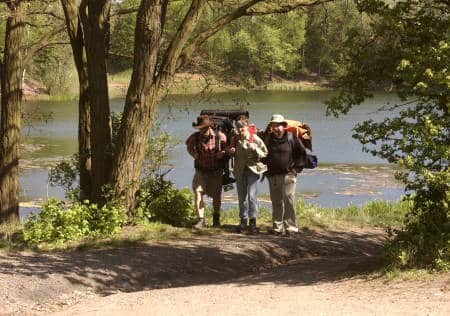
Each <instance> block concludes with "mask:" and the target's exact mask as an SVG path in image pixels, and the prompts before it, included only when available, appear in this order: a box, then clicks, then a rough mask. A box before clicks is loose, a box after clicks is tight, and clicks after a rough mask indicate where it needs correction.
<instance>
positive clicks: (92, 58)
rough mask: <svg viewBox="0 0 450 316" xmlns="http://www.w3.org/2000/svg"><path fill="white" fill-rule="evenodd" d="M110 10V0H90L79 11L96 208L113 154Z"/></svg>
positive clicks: (99, 201)
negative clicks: (109, 78)
mask: <svg viewBox="0 0 450 316" xmlns="http://www.w3.org/2000/svg"><path fill="white" fill-rule="evenodd" d="M82 3H83V2H82ZM110 9H111V1H110V0H90V1H88V3H87V8H86V7H85V8H80V16H81V20H82V25H83V33H84V40H85V42H84V43H85V47H86V57H87V64H88V78H89V97H90V101H91V111H90V112H91V122H92V124H91V148H92V150H91V175H92V178H91V179H92V183H91V201H92V202H96V203H98V204H103V203H104V202H105V201H104V199H103V192H102V189H103V188H104V186H105V185H107V184H109V183H110V180H111V167H112V154H113V153H112V143H111V117H110V108H109V98H108V82H107V74H106V56H107V38H108V36H109V34H108V32H109V15H110Z"/></svg>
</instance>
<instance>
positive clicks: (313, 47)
mask: <svg viewBox="0 0 450 316" xmlns="http://www.w3.org/2000/svg"><path fill="white" fill-rule="evenodd" d="M137 4H138V1H136V0H125V1H121V2H114V4H113V5H114V6H118V7H120V8H121V9H123V10H122V11H123V12H125V11H126V12H128V11H133V10H127V9H130V8H131V9H132V8H135V7H136V6H137ZM188 5H189V1H184V0H181V1H174V2H172V3H171V4H170V5H169V8H168V15H167V18H166V22H165V23H166V26H165V27H166V33H167V37H170V35H171V33H174V32H175V31H176V29H175V28H176V25H178V24H179V20H180V19H181V17H182V16H183V14H182V13H183V12H185V11H186V10H187V8H188ZM227 9H228V8H227V6H225V5H224V6H223V8H221V9H220V12H219V11H217V8H214V9H212V8H208V9H206V10H205V11H204V13H203V15H202V21H201V24H202V25H204V27H203V29H205V28H206V26H207V25H208V24H211V22H212V21H214V20H216V19H217V17H218V16H219V14H220V15H222V14H223V13H224V11H225V12H226V10H227ZM135 20H136V13H135V12H134V13H133V12H132V13H127V14H119V15H116V16H114V17H113V18H112V19H111V25H110V36H109V39H108V40H109V42H110V49H109V52H108V53H109V60H108V72H109V73H111V74H114V73H118V72H121V71H124V70H127V69H129V68H131V67H132V64H133V58H132V56H133V47H134V43H133V40H134V25H135ZM201 30H202V28H200V29H199V32H201ZM29 31H30V32H31V33H33V32H39V30H36V29H35V28H29ZM369 31H370V30H369V26H368V21H367V16H366V15H364V14H361V13H359V12H358V10H357V8H356V5H355V4H354V2H353V1H349V0H341V1H335V2H330V3H325V4H322V5H319V6H312V7H310V8H306V9H305V8H303V9H299V10H295V11H291V12H289V13H288V14H274V15H268V16H251V17H246V18H242V19H238V20H236V21H234V22H233V23H232V24H231V25H229V26H227V27H225V28H224V29H222V30H221V31H219V32H218V33H217V34H216V35H215V36H213V37H212V38H211V39H210V40H209V41H208V42H207V43H206V45H204V46H203V47H202V48H201V50H200V51H198V52H196V57H195V58H193V61H192V62H191V63H190V65H189V66H188V67H187V68H186V69H184V71H191V72H201V73H206V74H209V75H214V76H215V77H216V78H217V79H219V80H221V81H224V82H226V83H230V84H239V85H243V86H246V87H249V88H251V87H253V86H255V85H261V84H263V83H267V82H270V81H272V80H273V79H274V78H278V77H281V78H282V79H287V80H296V79H299V78H304V77H305V76H306V77H309V76H311V75H312V76H313V77H318V78H327V79H329V80H333V78H335V77H336V76H339V75H340V74H342V73H343V72H345V69H346V59H347V55H348V54H349V52H348V51H346V49H345V42H346V40H347V39H348V38H349V37H351V36H353V35H354V34H355V33H361V32H364V33H365V32H369ZM29 36H31V37H33V36H34V35H33V34H30V35H29ZM66 36H67V35H66V34H65V33H64V32H62V34H61V43H62V45H52V46H48V47H46V48H44V49H42V50H41V51H39V52H38V53H37V54H35V55H34V57H33V60H32V62H31V63H30V64H29V66H28V67H27V72H26V77H25V79H34V80H37V81H40V82H42V83H43V84H44V85H45V86H46V87H47V89H48V93H50V94H61V93H62V94H66V93H67V92H68V91H73V92H74V93H76V92H77V90H76V87H73V86H72V85H73V83H74V82H76V79H75V78H76V74H75V73H76V72H75V69H74V66H73V60H72V58H71V57H69V56H71V49H70V46H69V45H64V43H65V42H66V43H68V40H67V39H66V38H65V37H66ZM164 44H166V43H163V45H164Z"/></svg>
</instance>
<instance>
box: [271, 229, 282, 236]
mask: <svg viewBox="0 0 450 316" xmlns="http://www.w3.org/2000/svg"><path fill="white" fill-rule="evenodd" d="M267 232H268V233H269V234H270V235H275V236H282V235H283V232H282V231H279V230H276V229H274V228H269V230H268V231H267Z"/></svg>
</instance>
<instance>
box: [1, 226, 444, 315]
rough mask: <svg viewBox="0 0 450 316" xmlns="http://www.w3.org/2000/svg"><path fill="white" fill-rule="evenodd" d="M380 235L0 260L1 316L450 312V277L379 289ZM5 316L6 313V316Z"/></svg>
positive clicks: (319, 234)
mask: <svg viewBox="0 0 450 316" xmlns="http://www.w3.org/2000/svg"><path fill="white" fill-rule="evenodd" d="M384 238H385V234H384V233H383V232H382V231H381V230H367V229H364V230H361V229H353V230H345V231H330V230H327V231H325V230H324V231H304V232H302V233H301V235H300V236H299V237H295V238H284V237H276V236H271V235H267V234H259V235H255V236H246V235H238V234H234V233H226V232H224V233H220V234H216V235H213V236H201V235H200V236H195V237H193V238H190V239H185V240H178V241H169V242H157V243H142V244H139V245H138V246H132V247H127V248H118V249H117V248H114V249H102V250H90V251H71V252H59V253H51V254H45V253H42V254H36V253H14V254H8V255H0V289H1V290H0V306H2V307H1V308H2V312H3V313H4V314H50V313H56V314H58V313H59V315H89V314H90V315H93V314H95V315H122V314H125V313H127V314H128V313H131V314H139V315H141V314H147V315H148V314H150V315H153V314H155V315H156V314H160V315H192V314H198V315H207V314H209V315H211V313H212V314H214V315H254V314H267V315H269V314H271V315H273V314H279V315H287V314H288V315H289V314H296V315H298V314H316V315H317V314H342V313H344V314H386V313H388V314H400V313H402V314H404V313H406V314H417V315H419V314H420V315H424V314H432V315H439V314H442V315H444V314H450V296H449V293H450V292H449V289H450V283H449V282H450V280H449V279H450V277H449V275H448V274H447V275H443V277H441V278H439V280H433V281H429V282H396V283H388V284H383V283H382V282H381V281H380V280H377V279H375V280H367V277H366V276H367V274H368V273H370V272H371V271H375V270H376V269H378V268H379V266H380V259H379V253H380V250H381V245H382V241H383V240H384ZM0 314H1V313H0Z"/></svg>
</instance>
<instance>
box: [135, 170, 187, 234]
mask: <svg viewBox="0 0 450 316" xmlns="http://www.w3.org/2000/svg"><path fill="white" fill-rule="evenodd" d="M138 201H139V202H138V207H137V209H136V212H135V214H136V216H137V218H138V219H146V220H149V221H152V222H161V223H164V224H169V225H173V226H178V227H188V226H190V225H191V224H192V221H193V219H194V216H195V210H194V207H193V195H192V193H191V192H190V190H188V189H181V190H177V189H176V188H174V187H173V184H172V182H170V181H167V180H164V179H163V178H162V177H156V176H150V177H148V178H147V179H146V181H145V182H144V183H143V184H142V186H141V190H140V192H139V198H138Z"/></svg>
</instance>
